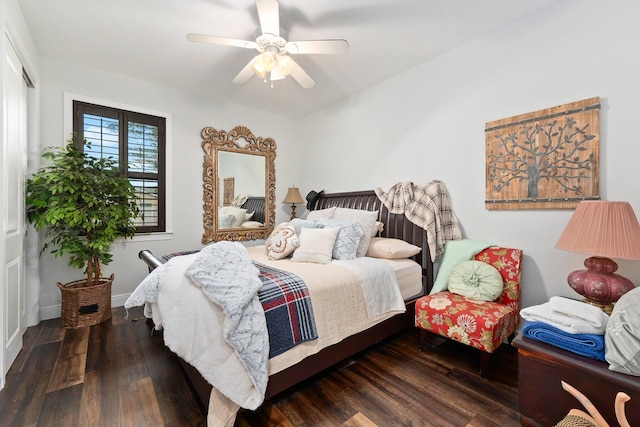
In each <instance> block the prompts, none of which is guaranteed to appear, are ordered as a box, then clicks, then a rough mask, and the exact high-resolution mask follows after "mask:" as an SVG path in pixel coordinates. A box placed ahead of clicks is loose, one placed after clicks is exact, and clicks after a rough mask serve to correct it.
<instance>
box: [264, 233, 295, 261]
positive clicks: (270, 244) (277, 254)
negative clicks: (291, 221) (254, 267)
mask: <svg viewBox="0 0 640 427" xmlns="http://www.w3.org/2000/svg"><path fill="white" fill-rule="evenodd" d="M265 246H266V248H267V257H268V258H269V259H282V258H286V257H288V256H289V255H291V254H292V253H293V251H294V250H295V249H296V248H297V247H298V246H300V240H299V239H298V236H296V229H295V228H293V227H292V226H290V225H287V226H286V227H282V228H280V229H279V230H278V231H276V232H274V233H271V235H270V236H269V238H268V239H267V242H266V244H265Z"/></svg>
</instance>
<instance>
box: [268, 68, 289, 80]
mask: <svg viewBox="0 0 640 427" xmlns="http://www.w3.org/2000/svg"><path fill="white" fill-rule="evenodd" d="M286 77H287V76H285V75H284V74H282V73H281V72H280V70H279V69H278V67H276V68H274V69H273V70H271V73H270V74H269V80H271V81H274V80H282V79H284V78H286Z"/></svg>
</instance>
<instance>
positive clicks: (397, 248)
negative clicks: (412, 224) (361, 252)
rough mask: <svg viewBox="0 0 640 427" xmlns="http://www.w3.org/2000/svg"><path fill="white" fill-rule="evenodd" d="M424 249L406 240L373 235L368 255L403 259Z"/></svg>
mask: <svg viewBox="0 0 640 427" xmlns="http://www.w3.org/2000/svg"><path fill="white" fill-rule="evenodd" d="M421 250H422V248H421V247H419V246H416V245H412V244H411V243H407V242H405V241H404V240H400V239H392V238H389V237H372V238H371V242H369V248H368V249H367V256H369V257H373V258H386V259H401V258H409V257H412V256H414V255H415V254H417V253H418V252H420V251H421Z"/></svg>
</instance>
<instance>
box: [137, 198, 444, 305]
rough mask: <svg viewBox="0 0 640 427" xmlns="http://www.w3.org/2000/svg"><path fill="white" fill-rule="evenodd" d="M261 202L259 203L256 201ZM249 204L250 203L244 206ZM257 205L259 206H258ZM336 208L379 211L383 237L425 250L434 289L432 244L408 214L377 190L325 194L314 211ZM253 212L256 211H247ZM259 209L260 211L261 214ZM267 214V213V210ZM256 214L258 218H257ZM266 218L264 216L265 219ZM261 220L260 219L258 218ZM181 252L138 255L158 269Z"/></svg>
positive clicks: (428, 284)
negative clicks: (396, 211) (395, 211)
mask: <svg viewBox="0 0 640 427" xmlns="http://www.w3.org/2000/svg"><path fill="white" fill-rule="evenodd" d="M251 199H260V197H251V198H250V200H251ZM256 201H257V202H258V203H259V201H258V200H256ZM247 203H249V200H247V202H246V203H245V204H244V205H243V207H244V206H246V204H247ZM256 206H257V205H256ZM262 206H263V207H264V198H262ZM332 206H338V207H341V208H351V209H363V210H369V211H376V210H377V211H378V220H379V221H381V222H382V223H383V224H384V231H382V233H381V234H380V237H392V238H395V239H401V240H404V241H405V242H408V243H411V244H412V245H416V246H419V247H421V248H422V251H421V252H420V253H418V254H417V255H415V256H413V257H412V259H414V260H415V261H416V262H417V263H418V264H420V266H421V268H422V291H423V292H422V294H428V293H429V291H431V288H432V287H433V263H432V262H431V254H430V253H429V245H428V244H427V232H426V231H425V230H424V229H422V228H420V227H418V226H417V225H415V224H413V223H412V222H411V221H409V220H408V219H407V218H406V217H405V216H404V215H397V214H392V213H389V210H388V209H387V208H386V207H385V206H384V205H383V204H382V202H381V201H380V199H378V196H376V193H375V192H374V191H373V190H369V191H350V192H345V193H328V194H325V193H322V194H320V195H319V196H318V198H317V199H316V201H315V204H314V205H313V206H312V210H318V209H326V208H330V207H332ZM247 209H248V210H249V211H251V210H252V209H253V208H247ZM257 212H258V210H256V214H257ZM263 212H264V211H263ZM256 214H254V218H255V215H256ZM262 218H263V219H264V213H263V217H262ZM256 221H257V219H256ZM185 253H188V252H181V253H176V254H170V255H166V256H164V257H162V258H156V257H154V256H153V255H152V254H151V252H149V251H147V250H143V251H141V252H140V253H139V254H138V256H139V257H140V258H141V259H142V260H143V261H145V262H146V263H147V265H148V266H149V268H150V269H153V268H156V267H157V266H158V265H160V264H162V263H164V262H166V261H167V259H169V258H170V257H172V256H175V255H180V254H185Z"/></svg>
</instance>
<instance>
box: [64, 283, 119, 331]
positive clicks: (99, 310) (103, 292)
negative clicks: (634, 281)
mask: <svg viewBox="0 0 640 427" xmlns="http://www.w3.org/2000/svg"><path fill="white" fill-rule="evenodd" d="M112 283H113V274H112V275H111V277H109V278H106V277H102V278H100V280H99V283H98V284H97V285H94V286H86V284H87V280H86V279H83V280H76V281H74V282H69V283H65V284H62V283H59V282H58V283H57V285H58V287H59V288H60V292H62V311H61V316H60V317H61V325H60V326H61V327H62V328H64V329H78V328H86V327H87V326H92V325H97V324H98V323H100V322H104V321H105V320H107V319H110V318H111V285H112Z"/></svg>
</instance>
